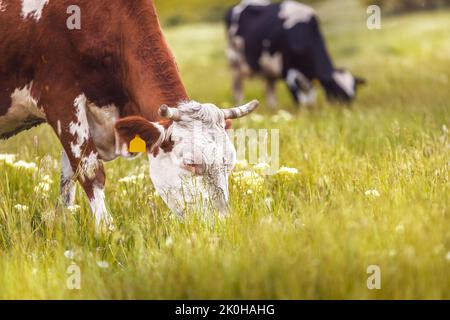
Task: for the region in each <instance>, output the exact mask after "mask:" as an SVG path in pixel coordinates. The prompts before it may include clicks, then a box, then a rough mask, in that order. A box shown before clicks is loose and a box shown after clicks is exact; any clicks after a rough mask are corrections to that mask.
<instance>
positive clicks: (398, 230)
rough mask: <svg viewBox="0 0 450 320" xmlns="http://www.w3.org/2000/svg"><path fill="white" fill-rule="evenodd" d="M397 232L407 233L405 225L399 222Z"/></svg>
mask: <svg viewBox="0 0 450 320" xmlns="http://www.w3.org/2000/svg"><path fill="white" fill-rule="evenodd" d="M395 232H397V233H399V234H403V233H405V227H404V226H403V225H402V224H399V225H398V226H396V227H395Z"/></svg>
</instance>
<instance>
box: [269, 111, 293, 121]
mask: <svg viewBox="0 0 450 320" xmlns="http://www.w3.org/2000/svg"><path fill="white" fill-rule="evenodd" d="M292 119H294V116H293V115H292V114H290V113H289V112H287V111H285V110H280V111H278V113H277V114H276V115H274V116H273V117H272V121H273V122H288V121H291V120H292Z"/></svg>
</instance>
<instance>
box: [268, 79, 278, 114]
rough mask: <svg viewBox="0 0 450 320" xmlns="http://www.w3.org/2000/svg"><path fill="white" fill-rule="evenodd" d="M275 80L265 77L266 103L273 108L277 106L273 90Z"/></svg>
mask: <svg viewBox="0 0 450 320" xmlns="http://www.w3.org/2000/svg"><path fill="white" fill-rule="evenodd" d="M275 85H276V81H275V80H274V79H267V84H266V95H267V98H266V99H267V104H268V105H269V107H271V108H275V107H276V106H277V97H276V92H275Z"/></svg>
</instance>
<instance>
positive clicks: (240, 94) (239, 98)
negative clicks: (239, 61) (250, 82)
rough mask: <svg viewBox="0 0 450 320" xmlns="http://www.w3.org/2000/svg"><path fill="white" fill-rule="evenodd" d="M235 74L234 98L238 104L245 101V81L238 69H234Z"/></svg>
mask: <svg viewBox="0 0 450 320" xmlns="http://www.w3.org/2000/svg"><path fill="white" fill-rule="evenodd" d="M232 74H233V96H234V102H235V103H236V104H242V102H243V101H244V79H243V76H242V73H241V72H240V70H239V68H238V67H232Z"/></svg>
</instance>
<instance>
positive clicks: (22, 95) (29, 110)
mask: <svg viewBox="0 0 450 320" xmlns="http://www.w3.org/2000/svg"><path fill="white" fill-rule="evenodd" d="M32 87H33V82H31V83H30V84H28V85H26V86H25V87H23V88H17V89H15V90H14V92H13V93H12V94H11V106H10V107H9V109H8V112H7V113H6V114H5V115H3V116H0V135H1V134H5V133H9V132H13V131H15V130H16V129H19V128H21V127H24V126H25V125H26V122H29V121H32V120H33V119H34V120H39V119H41V120H46V118H45V113H44V112H43V111H42V110H41V109H40V108H39V107H38V101H37V100H36V99H35V98H34V97H33V96H32V95H31V89H32Z"/></svg>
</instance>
